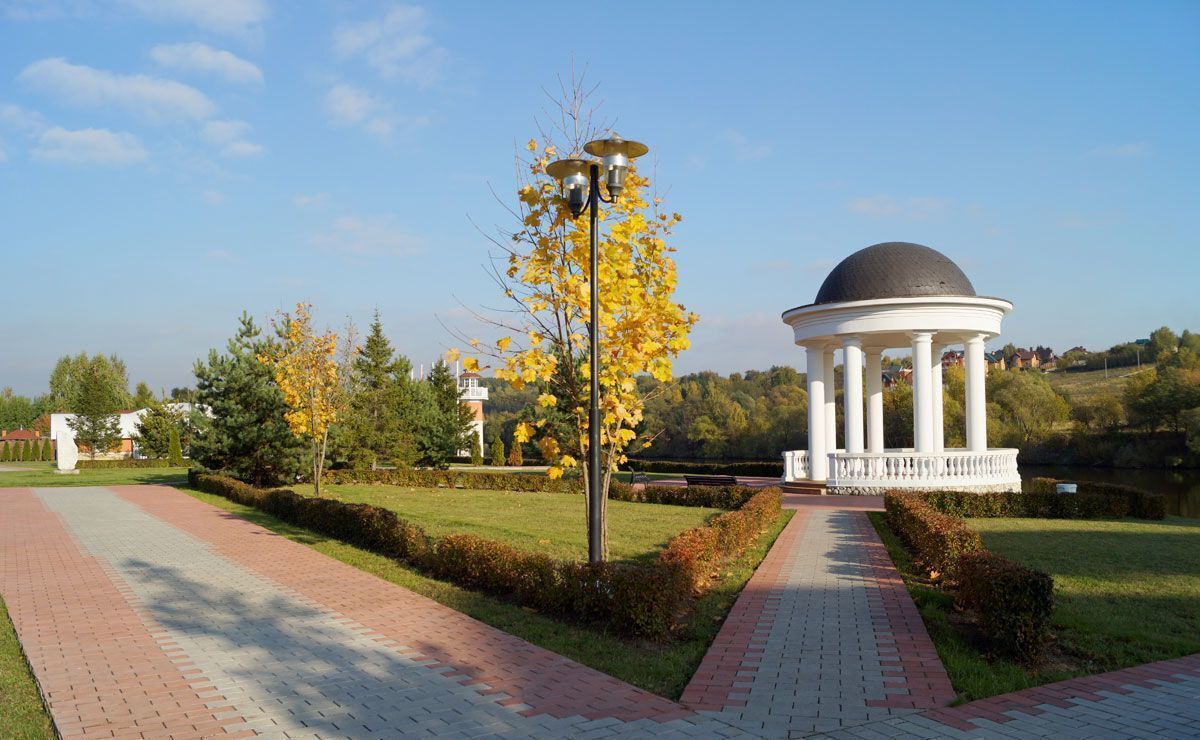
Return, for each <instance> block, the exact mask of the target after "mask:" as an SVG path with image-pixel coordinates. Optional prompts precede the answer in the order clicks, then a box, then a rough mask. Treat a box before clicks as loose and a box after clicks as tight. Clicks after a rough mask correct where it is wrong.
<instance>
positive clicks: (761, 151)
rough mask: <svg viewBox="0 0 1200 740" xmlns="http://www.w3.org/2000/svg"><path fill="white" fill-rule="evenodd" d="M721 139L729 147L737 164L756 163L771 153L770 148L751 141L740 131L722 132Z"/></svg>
mask: <svg viewBox="0 0 1200 740" xmlns="http://www.w3.org/2000/svg"><path fill="white" fill-rule="evenodd" d="M721 139H722V140H724V142H725V143H726V144H728V145H729V148H730V150H731V151H732V152H733V157H734V159H736V160H738V161H739V162H757V161H759V160H760V159H765V158H766V156H767V155H768V154H770V153H771V147H769V146H767V145H766V144H762V143H759V142H755V141H751V140H750V138H749V137H747V136H746V135H745V134H743V133H741V132H740V131H734V130H732V129H730V130H727V131H724V132H722V133H721Z"/></svg>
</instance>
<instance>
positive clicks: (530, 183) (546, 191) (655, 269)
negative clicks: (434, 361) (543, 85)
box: [466, 85, 698, 557]
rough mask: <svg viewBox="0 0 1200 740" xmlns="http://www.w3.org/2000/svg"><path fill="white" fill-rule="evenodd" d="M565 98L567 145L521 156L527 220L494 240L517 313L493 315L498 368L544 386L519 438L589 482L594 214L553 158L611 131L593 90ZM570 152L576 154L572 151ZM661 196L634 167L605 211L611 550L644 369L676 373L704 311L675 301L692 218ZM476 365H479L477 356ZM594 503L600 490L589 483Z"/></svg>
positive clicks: (603, 332)
mask: <svg viewBox="0 0 1200 740" xmlns="http://www.w3.org/2000/svg"><path fill="white" fill-rule="evenodd" d="M568 93H569V94H568V95H567V96H566V100H565V101H564V102H563V103H562V104H560V108H561V110H562V112H563V117H562V122H561V125H559V126H558V127H557V133H558V138H559V139H560V141H561V143H560V142H556V141H551V140H545V139H548V138H550V137H548V136H547V135H546V134H545V133H543V141H538V140H537V139H531V140H530V141H529V143H528V144H527V145H526V147H525V151H524V152H522V153H520V154H519V155H518V156H519V159H520V160H521V164H522V171H523V173H524V175H523V176H522V178H521V179H522V181H521V182H520V183H519V188H518V192H517V196H518V206H517V209H516V210H515V214H516V215H517V216H518V217H519V218H520V221H521V224H520V227H519V228H518V229H517V230H515V231H514V232H511V233H508V234H505V235H504V236H505V238H500V239H495V240H493V242H494V243H495V244H496V245H497V246H499V247H500V248H501V249H502V250H503V254H502V255H500V257H499V260H498V263H497V265H496V270H495V276H496V279H497V281H498V282H499V283H500V285H501V288H502V290H503V292H504V295H505V297H506V298H507V299H508V300H509V301H510V310H508V311H506V312H504V313H503V314H500V315H498V316H496V317H493V318H491V319H490V321H491V323H492V324H493V325H494V326H495V327H497V328H499V329H500V330H501V331H506V333H505V335H504V336H501V337H500V339H499V340H497V341H496V342H495V344H494V345H493V346H484V345H482V344H481V343H480V342H478V341H476V340H471V344H472V346H473V347H475V348H476V351H477V352H478V353H480V354H484V355H488V356H491V357H493V358H494V359H495V360H496V361H497V367H496V368H495V376H496V377H497V378H501V379H503V380H506V381H508V382H509V383H510V384H511V385H512V386H513V387H515V388H522V387H524V386H526V385H535V386H536V387H537V388H538V391H539V394H538V396H537V402H536V404H535V405H534V406H533V407H532V408H531V409H527V410H526V413H525V416H526V418H525V419H524V420H522V421H521V422H520V423H519V424H518V425H517V427H516V431H515V434H514V437H515V441H516V443H518V444H520V443H524V442H534V443H535V444H536V445H537V447H538V448H539V450H540V451H541V453H542V456H543V457H544V458H545V459H546V461H547V462H548V463H549V465H550V467H549V475H550V476H551V477H559V476H561V475H563V473H564V471H566V470H570V469H580V470H581V471H582V476H581V477H582V478H583V480H584V482H585V490H586V486H587V480H588V476H587V470H586V463H587V459H588V454H587V453H588V413H587V409H588V403H589V396H590V389H589V380H590V379H589V367H588V362H587V350H588V324H589V322H590V321H591V319H592V317H591V316H590V315H589V314H590V307H589V298H590V293H589V291H590V282H589V281H590V280H591V275H590V274H589V272H590V270H589V252H590V246H589V235H588V216H587V214H586V213H585V214H583V215H582V216H581V217H580V218H579V219H574V218H572V217H571V212H570V210H569V209H568V207H567V205H566V202H565V200H564V199H563V198H562V197H561V196H560V193H559V187H558V184H557V182H555V181H554V180H553V179H552V178H551V177H549V176H548V175H547V174H546V165H547V164H549V163H550V161H551V160H553V159H557V158H559V157H560V156H572V157H578V156H586V155H583V154H581V153H582V151H583V144H584V143H586V142H587V141H589V140H590V139H593V138H598V136H597V134H598V133H600V131H603V130H604V129H603V127H593V126H592V125H591V115H590V109H589V108H588V106H587V105H586V97H587V93H586V91H583V89H582V87H581V86H579V85H575V86H573V87H572V88H571V89H570V90H569V91H568ZM563 152H566V153H565V154H564V153H563ZM661 204H662V201H661V199H660V198H656V197H654V196H653V191H652V188H651V182H650V179H649V178H648V177H647V176H646V175H644V174H642V173H641V172H639V171H638V170H637V169H636V168H634V167H631V168H630V171H629V174H628V176H627V179H626V184H625V189H624V191H623V192H622V193H621V197H620V199H619V200H617V202H616V203H613V204H611V205H607V206H605V207H603V208H602V209H601V212H600V214H599V219H600V220H599V228H600V234H599V280H600V302H599V317H598V318H599V344H600V377H599V384H600V414H601V429H600V444H601V447H602V450H601V459H602V462H601V466H602V490H601V491H600V492H599V495H600V496H601V500H602V502H603V503H602V507H603V509H602V516H601V533H602V543H603V549H604V553H605V557H607V551H608V527H607V498H608V497H607V494H608V488H609V484H610V483H611V479H612V473H613V471H614V470H615V469H616V466H617V465H619V464H620V463H623V462H625V459H626V458H625V452H626V450H628V449H629V448H630V446H631V445H632V444H634V443H635V442H636V441H637V439H638V434H637V431H636V430H637V427H638V425H639V424H640V423H641V421H642V414H643V409H644V404H645V400H646V399H645V398H644V396H643V393H642V392H641V389H640V388H639V385H638V377H639V376H643V375H647V374H648V375H651V376H653V377H654V378H657V379H658V380H660V381H667V380H670V379H671V377H672V361H673V359H674V358H675V357H676V356H677V355H678V354H679V353H680V352H682V351H683V350H684V349H686V348H687V347H688V344H689V340H688V334H689V332H690V330H691V328H692V326H693V325H694V324H695V323H696V321H697V318H698V317H697V316H696V315H695V314H694V313H691V312H689V311H688V310H687V309H686V308H685V307H684V306H683V305H681V304H679V303H677V302H676V301H675V300H674V293H675V288H676V281H677V275H676V269H675V262H674V260H673V259H672V257H671V254H672V253H673V252H674V251H675V250H674V248H673V247H671V246H670V245H669V244H668V238H669V237H670V235H671V229H672V227H673V226H674V225H675V224H677V223H678V222H679V221H680V220H681V216H680V215H679V214H678V213H667V212H665V211H663V210H662V209H661V208H660V206H661ZM466 362H468V363H471V364H472V366H474V362H475V361H474V359H473V358H467V359H466ZM586 493H587V497H588V498H589V499H590V497H591V496H592V494H593V492H592V491H590V490H587V491H586Z"/></svg>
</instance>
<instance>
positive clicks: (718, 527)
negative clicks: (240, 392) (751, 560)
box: [188, 470, 782, 639]
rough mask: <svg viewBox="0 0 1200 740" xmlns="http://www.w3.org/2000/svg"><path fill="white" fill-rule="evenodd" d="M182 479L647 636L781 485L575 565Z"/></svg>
mask: <svg viewBox="0 0 1200 740" xmlns="http://www.w3.org/2000/svg"><path fill="white" fill-rule="evenodd" d="M376 472H383V473H388V472H392V471H376ZM402 472H407V471H402ZM421 472H424V471H421ZM497 477H500V476H497ZM502 477H513V478H517V477H529V476H502ZM535 480H544V479H537V478H535ZM188 482H189V483H190V484H191V485H192V486H193V487H194V488H197V489H199V490H202V491H207V492H209V493H215V494H217V495H219V496H223V497H225V498H228V499H229V500H231V501H235V502H237V503H240V504H243V505H246V506H251V507H253V508H256V509H259V510H261V511H265V512H266V513H268V514H271V515H272V516H275V517H277V518H279V519H282V520H283V521H286V522H289V523H291V524H296V525H299V526H302V527H305V528H307V529H311V530H313V531H314V532H318V533H320V534H323V535H326V536H329V537H333V538H336V539H339V540H342V541H344V542H348V543H350V544H353V545H357V546H359V547H362V548H363V549H365V550H370V551H372V552H376V553H379V554H381V555H385V556H387V557H391V558H395V559H398V560H403V561H405V562H407V563H410V564H411V565H412V566H414V567H416V568H417V569H419V570H422V571H424V572H426V573H429V574H430V575H432V576H434V577H436V578H442V579H445V580H448V581H452V582H454V583H457V584H459V585H461V586H463V587H466V588H473V589H479V590H482V591H488V592H491V593H495V594H498V595H501V596H506V597H508V598H511V599H513V600H514V601H516V602H518V603H520V604H523V605H525V606H529V607H532V608H535V609H538V610H541V611H545V612H548V613H552V614H558V615H562V616H566V617H572V618H575V619H581V620H585V621H588V622H594V623H597V624H600V625H602V626H603V627H605V628H608V629H612V630H614V631H617V632H623V633H625V634H630V635H634V636H638V637H648V638H652V639H663V638H665V637H666V636H667V635H668V634H670V632H671V630H672V629H673V628H674V627H675V625H676V623H677V621H678V619H679V617H680V616H681V615H682V614H683V613H684V612H685V611H686V609H688V608H689V607H690V606H691V605H692V603H693V598H694V593H695V591H696V590H697V589H699V588H701V587H702V586H703V585H704V584H705V583H706V581H707V578H708V576H709V574H710V573H711V572H712V571H713V570H714V569H715V568H716V566H717V565H718V564H719V563H720V562H721V561H723V560H724V559H727V558H730V557H733V556H735V555H737V554H738V553H740V552H741V551H742V550H744V549H745V548H746V547H747V546H749V545H750V544H751V543H752V542H753V541H754V540H755V538H757V536H758V534H759V533H760V532H761V531H762V530H763V529H765V528H766V527H767V526H768V525H769V524H770V523H771V521H773V517H775V516H778V514H779V512H780V508H781V502H782V494H781V492H780V491H779V489H767V490H764V491H760V492H759V493H758V494H757V495H755V496H753V497H752V498H751V499H750V500H748V501H747V502H746V504H745V505H744V506H743V507H742V508H741V509H739V510H738V511H731V512H727V513H725V514H721V515H720V516H717V517H715V518H714V519H713V521H712V523H711V524H710V525H709V526H707V527H698V528H696V529H691V530H688V531H686V532H684V533H682V534H680V535H678V536H677V537H675V538H673V539H672V540H671V542H669V543H668V544H667V547H666V548H665V549H664V550H663V552H661V553H660V554H659V558H658V560H657V561H656V562H654V563H653V564H650V565H641V564H632V563H575V562H565V561H558V560H554V559H553V558H550V557H548V556H546V555H544V554H541V553H530V552H525V551H523V550H519V549H517V548H515V547H512V546H511V545H509V544H507V543H504V542H498V541H495V540H489V539H485V538H482V537H476V536H474V535H466V534H454V535H447V536H444V537H430V536H429V535H428V534H427V533H426V532H425V530H424V529H422V528H421V527H420V526H419V525H417V524H414V523H412V522H409V521H406V520H404V519H401V518H400V517H398V516H396V514H395V512H392V511H389V510H387V509H383V508H381V507H378V506H371V505H368V504H348V503H344V502H341V501H335V500H333V499H326V498H310V497H307V496H301V495H299V494H297V493H295V492H294V491H290V490H286V489H279V490H265V489H257V488H254V487H252V486H250V485H247V484H245V483H242V482H241V481H237V480H234V479H232V478H227V477H224V476H221V475H215V474H211V473H206V472H204V471H200V470H190V471H188ZM426 485H428V484H426Z"/></svg>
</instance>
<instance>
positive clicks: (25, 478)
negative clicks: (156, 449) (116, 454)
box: [0, 462, 187, 488]
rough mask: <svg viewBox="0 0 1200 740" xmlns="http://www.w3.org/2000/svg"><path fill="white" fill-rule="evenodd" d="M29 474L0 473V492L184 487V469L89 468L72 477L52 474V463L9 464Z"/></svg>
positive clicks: (18, 472) (14, 471)
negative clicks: (78, 488) (76, 487)
mask: <svg viewBox="0 0 1200 740" xmlns="http://www.w3.org/2000/svg"><path fill="white" fill-rule="evenodd" d="M13 464H14V465H20V466H21V467H23V468H29V470H13V471H9V472H0V488H54V487H59V486H125V485H129V486H135V485H152V484H153V485H160V486H175V487H176V488H178V487H179V486H181V485H187V468H92V469H86V470H80V471H79V472H78V473H76V474H74V475H62V474H60V473H56V472H54V463H52V462H24V463H13Z"/></svg>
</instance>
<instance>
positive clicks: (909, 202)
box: [846, 195, 951, 221]
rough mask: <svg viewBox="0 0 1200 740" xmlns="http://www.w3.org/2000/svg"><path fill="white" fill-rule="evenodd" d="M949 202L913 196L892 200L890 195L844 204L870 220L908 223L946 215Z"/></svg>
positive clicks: (854, 200)
mask: <svg viewBox="0 0 1200 740" xmlns="http://www.w3.org/2000/svg"><path fill="white" fill-rule="evenodd" d="M950 203H951V201H950V200H948V199H946V198H934V197H931V196H915V197H912V198H893V197H892V196H890V195H874V196H870V197H867V198H855V199H853V200H851V201H850V202H849V203H847V204H846V207H847V208H849V209H850V211H851V212H852V213H858V214H861V215H864V216H870V217H872V218H901V219H905V220H908V221H927V220H929V219H932V218H938V217H941V216H943V215H945V214H946V212H947V211H948V210H949V209H950Z"/></svg>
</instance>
